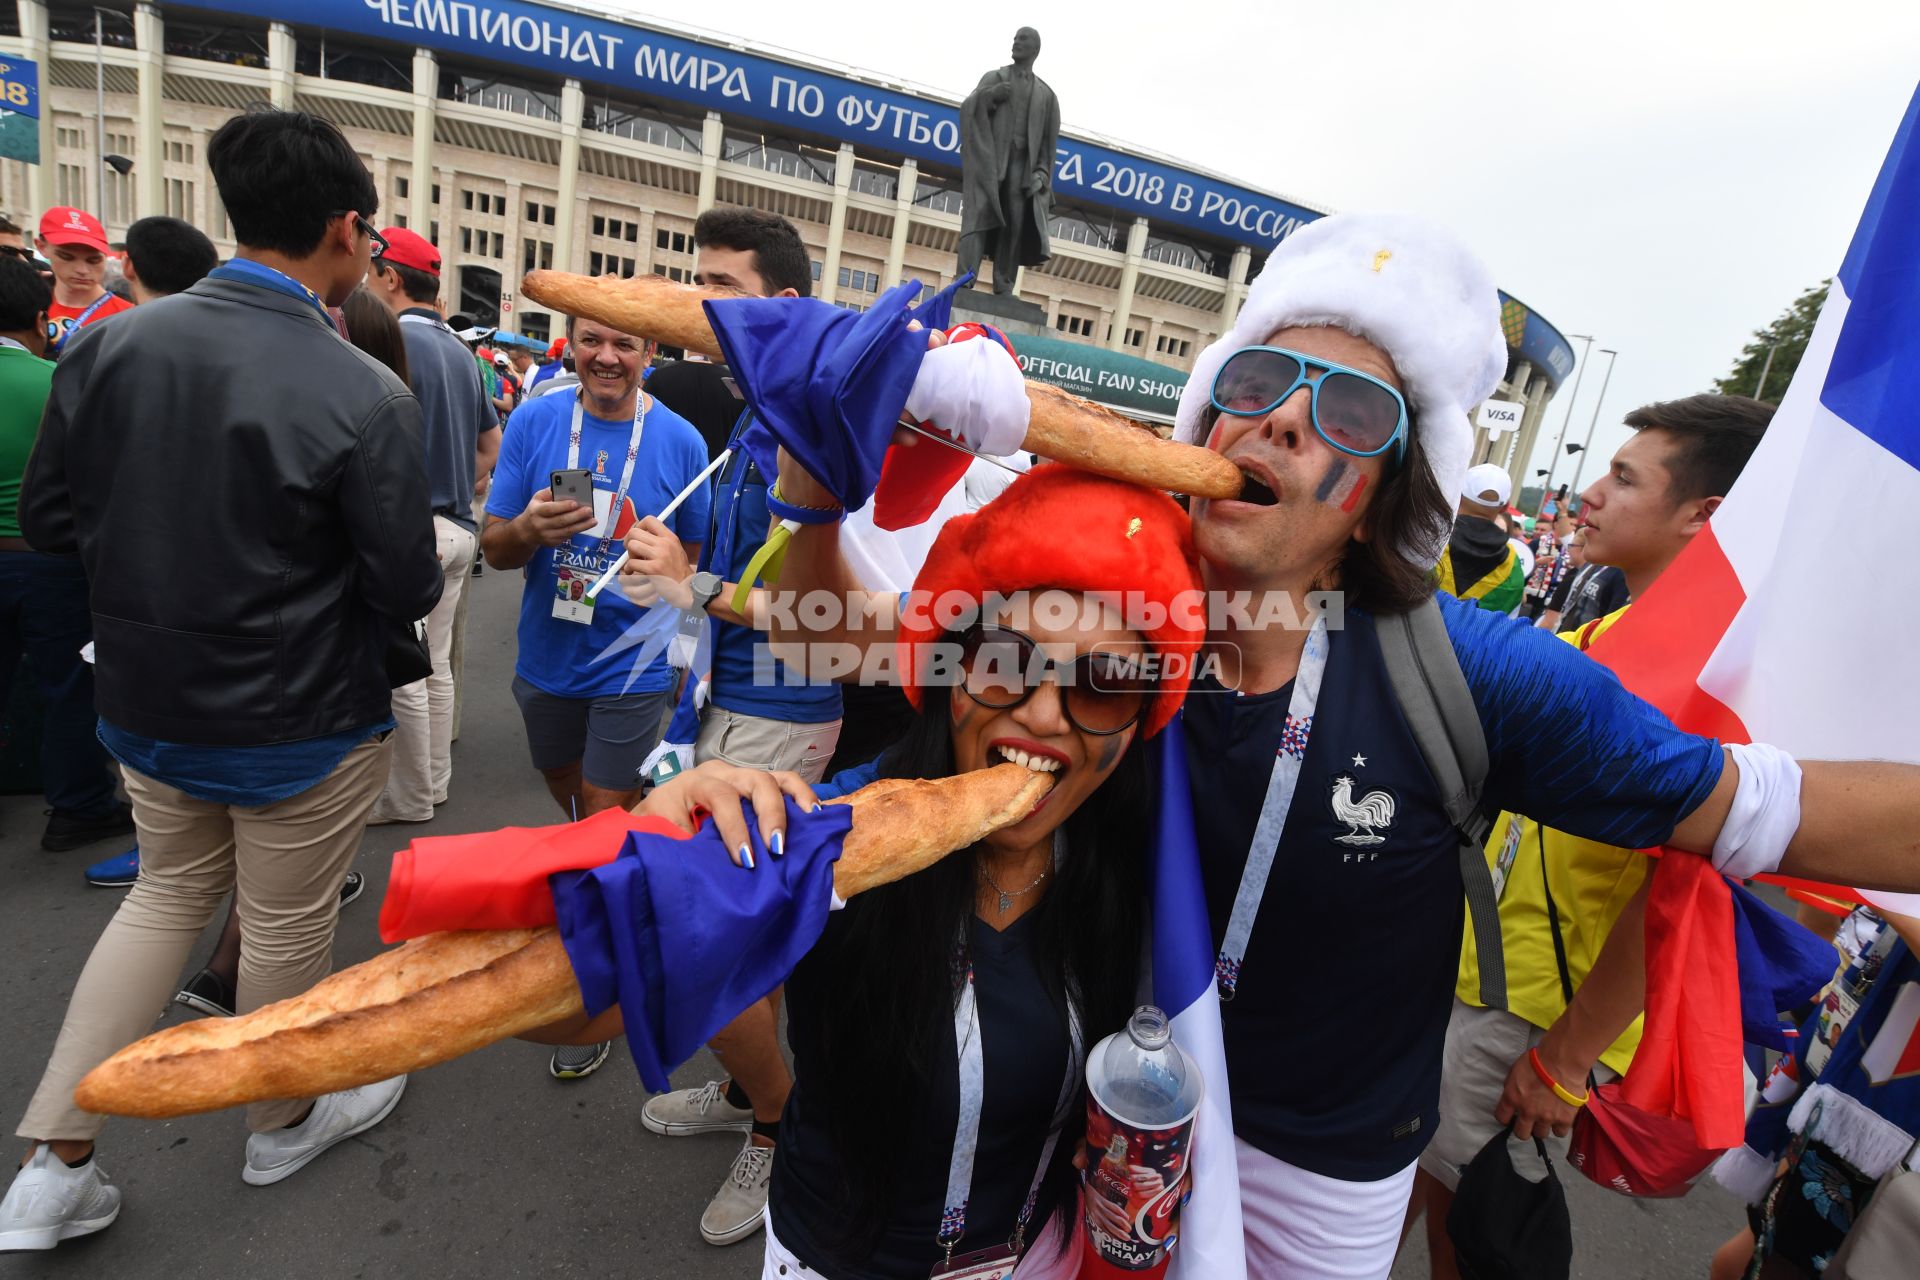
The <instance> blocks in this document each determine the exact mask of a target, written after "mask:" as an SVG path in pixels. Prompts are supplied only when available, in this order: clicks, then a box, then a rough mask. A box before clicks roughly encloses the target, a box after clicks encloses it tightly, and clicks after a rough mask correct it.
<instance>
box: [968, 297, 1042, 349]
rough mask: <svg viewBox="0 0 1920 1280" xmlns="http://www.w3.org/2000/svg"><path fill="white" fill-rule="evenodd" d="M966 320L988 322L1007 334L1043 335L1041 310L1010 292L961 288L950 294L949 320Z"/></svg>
mask: <svg viewBox="0 0 1920 1280" xmlns="http://www.w3.org/2000/svg"><path fill="white" fill-rule="evenodd" d="M966 320H973V321H976V322H978V323H980V324H990V325H992V326H993V327H994V328H996V329H999V330H1001V331H1002V332H1004V333H1006V334H1009V335H1018V334H1024V335H1026V336H1027V337H1044V336H1045V335H1046V332H1047V313H1046V311H1045V310H1043V309H1042V308H1040V307H1038V306H1035V305H1034V304H1033V303H1031V302H1026V301H1024V300H1022V299H1020V298H1017V297H1014V296H1013V295H1012V294H1000V293H990V292H988V291H987V290H985V289H961V290H959V291H958V292H956V293H955V294H954V295H953V322H954V323H955V324H959V323H961V322H962V321H966Z"/></svg>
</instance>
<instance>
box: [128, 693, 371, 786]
mask: <svg viewBox="0 0 1920 1280" xmlns="http://www.w3.org/2000/svg"><path fill="white" fill-rule="evenodd" d="M393 725H394V720H393V717H392V716H388V717H387V718H386V719H385V720H382V721H379V722H377V723H375V724H368V725H361V726H360V727H359V728H357V729H345V730H342V731H341V732H339V733H330V734H328V735H326V736H325V737H323V738H302V739H300V740H299V741H298V742H271V743H265V744H262V745H259V746H247V747H204V746H195V745H193V744H192V743H185V742H162V741H161V740H159V739H158V738H149V737H147V736H145V735H144V734H138V733H129V732H127V731H126V730H125V729H122V728H121V727H120V726H118V725H115V724H110V723H108V722H107V721H106V720H104V719H103V720H101V721H100V723H99V727H98V728H97V729H95V731H94V732H95V734H96V736H98V737H99V739H100V744H101V745H102V746H104V747H105V748H106V749H107V750H108V751H109V752H111V753H112V755H113V758H114V759H115V760H118V761H119V762H120V763H121V764H123V765H125V766H127V768H129V769H132V770H133V771H134V772H136V773H140V774H144V775H146V776H147V777H149V778H152V779H154V780H155V781H156V782H164V783H166V784H167V785H168V786H170V787H172V788H174V789H175V790H176V791H183V792H185V793H186V794H188V795H190V796H192V797H193V798H194V799H195V800H205V801H206V802H207V803H209V804H230V805H234V806H236V807H238V808H241V809H257V808H260V807H261V806H262V805H269V804H278V803H279V802H280V801H282V800H290V799H292V798H293V797H294V796H297V795H299V794H300V793H301V792H302V791H305V790H306V789H307V788H309V787H313V786H318V785H319V784H320V783H321V782H322V781H324V780H325V779H326V778H327V776H328V775H329V774H331V773H332V772H333V771H334V770H335V769H337V768H339V767H340V762H341V761H342V760H345V759H346V758H347V754H348V753H349V752H351V751H352V750H353V749H354V748H355V747H357V746H359V745H360V744H361V743H363V742H365V741H366V740H367V739H368V738H371V737H373V736H374V735H375V734H379V733H385V732H386V731H387V730H389V729H391V728H393Z"/></svg>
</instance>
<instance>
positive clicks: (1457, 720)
mask: <svg viewBox="0 0 1920 1280" xmlns="http://www.w3.org/2000/svg"><path fill="white" fill-rule="evenodd" d="M1379 633H1380V655H1381V657H1382V658H1384V659H1385V661H1386V664H1387V676H1388V678H1389V679H1390V680H1391V681H1392V682H1393V692H1394V696H1395V698H1397V699H1398V700H1399V703H1400V711H1401V713H1402V714H1403V715H1405V716H1406V718H1407V724H1408V726H1409V727H1411V728H1412V730H1413V738H1414V741H1415V742H1417V743H1419V745H1420V754H1421V756H1422V757H1424V758H1425V760H1426V762H1427V768H1428V769H1429V770H1431V771H1432V773H1433V777H1434V780H1435V781H1436V782H1438V783H1439V784H1440V794H1441V797H1442V799H1443V802H1444V804H1445V806H1446V811H1447V821H1448V822H1450V823H1451V824H1453V828H1454V830H1455V831H1456V832H1457V833H1458V834H1459V836H1460V879H1461V882H1462V884H1463V885H1464V886H1465V888H1466V895H1467V915H1468V917H1469V918H1470V919H1471V921H1472V924H1473V945H1474V950H1475V953H1476V954H1477V956H1478V958H1479V965H1480V1003H1481V1004H1483V1005H1485V1006H1486V1007H1487V1008H1489V1009H1505V1008H1506V1007H1507V965H1506V956H1505V953H1504V952H1503V951H1502V949H1501V945H1500V906H1499V900H1498V899H1497V898H1496V897H1495V896H1494V890H1493V871H1492V869H1491V868H1490V867H1488V866H1487V854H1486V845H1487V836H1488V835H1489V834H1490V833H1491V832H1492V830H1493V815H1492V814H1490V813H1488V812H1487V811H1486V806H1485V805H1484V804H1482V803H1481V799H1480V792H1481V788H1482V787H1484V786H1485V785H1486V781H1487V736H1486V731H1485V729H1483V728H1482V727H1481V724H1480V713H1479V711H1478V710H1477V709H1476V708H1475V707H1474V705H1473V694H1472V691H1471V690H1469V689H1468V688H1467V678H1466V676H1465V675H1463V674H1462V673H1461V671H1460V660H1459V659H1458V658H1457V657H1455V656H1454V652H1453V641H1452V639H1451V638H1450V637H1449V636H1448V635H1447V625H1446V620H1445V619H1443V618H1442V617H1441V616H1440V606H1439V605H1438V604H1436V603H1434V601H1433V599H1432V598H1431V597H1429V598H1428V599H1427V600H1425V601H1424V602H1422V603H1421V604H1420V605H1418V606H1416V607H1415V608H1413V609H1411V610H1409V611H1408V612H1406V613H1395V614H1382V615H1380V618H1379Z"/></svg>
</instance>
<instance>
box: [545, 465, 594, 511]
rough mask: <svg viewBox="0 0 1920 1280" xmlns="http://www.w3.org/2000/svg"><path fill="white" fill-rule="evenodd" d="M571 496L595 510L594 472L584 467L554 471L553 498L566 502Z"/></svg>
mask: <svg viewBox="0 0 1920 1280" xmlns="http://www.w3.org/2000/svg"><path fill="white" fill-rule="evenodd" d="M569 498H571V499H572V500H573V501H575V502H577V503H579V504H580V505H581V506H583V507H585V508H586V509H587V510H589V511H591V510H593V473H592V472H590V471H588V470H586V468H584V467H582V468H579V469H577V470H573V471H556V472H554V473H553V500H554V501H555V502H565V501H567V500H568V499H569Z"/></svg>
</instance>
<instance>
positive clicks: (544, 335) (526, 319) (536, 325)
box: [520, 312, 552, 342]
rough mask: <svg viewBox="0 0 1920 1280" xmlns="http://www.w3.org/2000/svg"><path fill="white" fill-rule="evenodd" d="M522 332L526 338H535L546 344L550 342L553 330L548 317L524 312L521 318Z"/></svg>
mask: <svg viewBox="0 0 1920 1280" xmlns="http://www.w3.org/2000/svg"><path fill="white" fill-rule="evenodd" d="M520 332H521V333H522V334H523V335H525V336H526V337H529V338H533V339H535V340H536V341H539V342H546V341H548V336H549V334H550V333H551V332H552V328H551V324H550V322H549V320H548V318H547V317H546V316H544V315H534V314H532V313H530V312H522V313H521V316H520Z"/></svg>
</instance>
